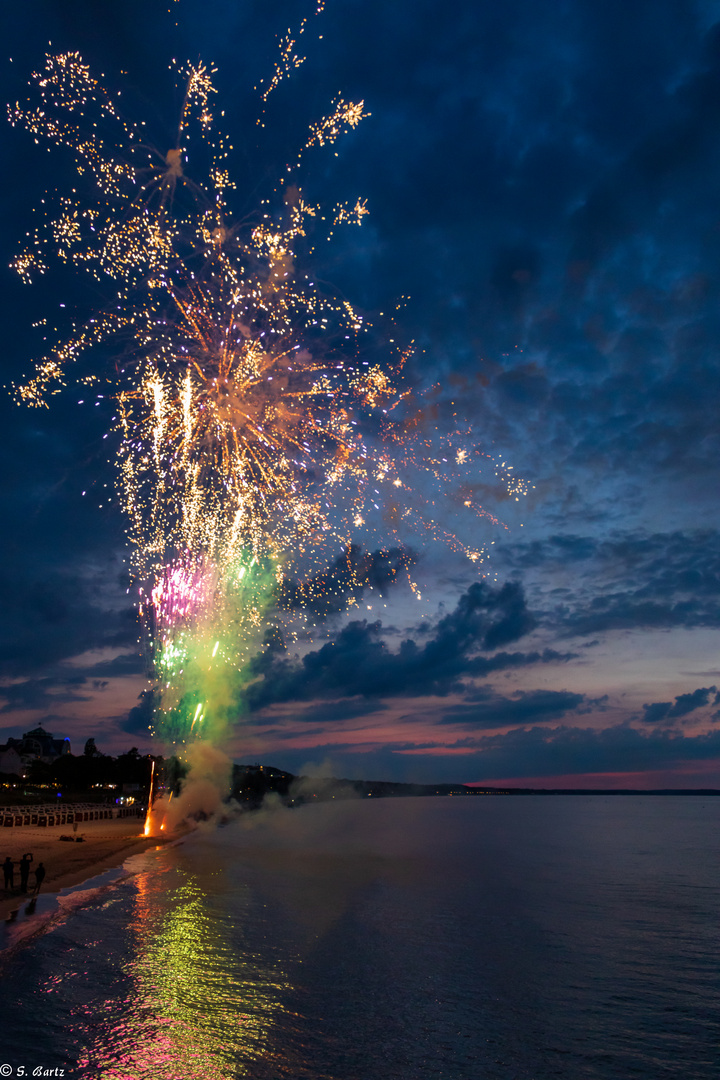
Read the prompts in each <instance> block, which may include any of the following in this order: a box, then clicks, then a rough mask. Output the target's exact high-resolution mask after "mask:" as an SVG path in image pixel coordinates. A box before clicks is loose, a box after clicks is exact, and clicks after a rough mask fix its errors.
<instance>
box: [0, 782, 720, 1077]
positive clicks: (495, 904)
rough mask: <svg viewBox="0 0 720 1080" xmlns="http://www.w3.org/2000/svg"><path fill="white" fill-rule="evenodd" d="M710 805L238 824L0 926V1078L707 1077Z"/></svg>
mask: <svg viewBox="0 0 720 1080" xmlns="http://www.w3.org/2000/svg"><path fill="white" fill-rule="evenodd" d="M719 825H720V798H713V797H711V796H651V795H648V796H623V795H614V796H595V795H588V796H569V795H568V796H538V795H535V796H533V795H527V796H511V797H507V796H505V797H504V796H475V797H464V798H459V797H444V798H407V799H402V798H397V799H374V798H365V799H358V800H356V801H352V802H350V801H348V802H345V801H343V802H340V801H335V800H331V801H330V802H327V803H323V804H321V805H306V806H303V807H300V808H296V809H284V808H281V807H277V806H276V807H271V808H269V809H268V810H261V811H258V812H255V813H246V814H244V815H241V816H240V817H238V818H237V819H235V820H231V821H229V822H228V823H227V824H225V825H224V826H221V827H212V826H206V827H201V828H199V829H198V830H197V831H196V832H193V833H192V834H191V835H189V836H187V837H186V838H184V839H183V840H182V841H181V842H179V843H175V844H173V845H167V846H165V847H162V848H157V849H153V850H150V851H148V852H145V853H143V854H142V855H136V856H133V857H131V858H130V859H129V860H128V861H127V862H126V863H125V866H124V867H123V868H118V870H115V871H112V872H107V873H105V874H103V875H101V876H99V877H97V878H94V879H91V880H89V881H88V882H86V883H85V884H84V885H83V886H81V887H79V888H76V889H74V890H70V891H68V890H66V891H65V892H64V893H63V894H62V895H61V896H60V897H57V896H51V895H49V894H48V895H45V896H41V897H40V900H39V901H38V903H37V905H36V907H35V910H34V912H31V913H30V914H29V915H28V914H22V913H21V915H20V916H19V917H18V918H17V919H16V920H15V921H13V922H10V923H8V924H6V925H5V927H4V937H3V940H2V942H0V945H2V947H3V949H4V951H3V952H2V954H1V955H0V1025H1V1028H2V1039H1V1045H2V1050H1V1051H0V1076H26V1077H28V1076H65V1077H73V1078H83V1080H91V1078H92V1080H233V1078H236V1077H238V1078H239V1077H243V1078H244V1077H247V1078H249V1080H295V1078H298V1080H300V1078H302V1080H389V1078H393V1080H395V1078H396V1080H424V1078H428V1080H429V1078H433V1080H435V1078H437V1080H495V1078H497V1080H515V1078H517V1080H520V1078H523V1080H551V1078H553V1080H554V1078H562V1080H632V1078H647V1080H663V1078H668V1080H669V1078H677V1080H710V1078H712V1080H716V1078H717V1077H718V1076H719V1075H720V828H718V826H719Z"/></svg>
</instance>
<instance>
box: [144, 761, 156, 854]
mask: <svg viewBox="0 0 720 1080" xmlns="http://www.w3.org/2000/svg"><path fill="white" fill-rule="evenodd" d="M154 777H155V762H154V761H153V762H152V764H151V766H150V791H149V792H148V808H147V814H146V815H145V828H144V829H143V835H144V836H149V835H150V815H151V814H152V795H153V779H154Z"/></svg>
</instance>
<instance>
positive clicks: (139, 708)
mask: <svg viewBox="0 0 720 1080" xmlns="http://www.w3.org/2000/svg"><path fill="white" fill-rule="evenodd" d="M138 702H139V704H138V705H134V706H133V707H132V709H131V710H130V712H129V713H128V715H127V717H126V718H125V719H124V720H120V721H119V722H118V727H119V728H120V730H121V731H127V732H128V733H129V734H131V735H139V734H143V735H145V736H147V733H148V728H149V727H150V725H151V724H152V720H153V709H154V706H155V695H154V693H153V691H152V690H142V691H141V692H140V693H139V694H138Z"/></svg>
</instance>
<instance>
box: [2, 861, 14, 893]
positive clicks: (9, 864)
mask: <svg viewBox="0 0 720 1080" xmlns="http://www.w3.org/2000/svg"><path fill="white" fill-rule="evenodd" d="M3 872H4V874H5V888H6V889H12V887H13V877H14V875H15V863H14V862H13V861H12V859H11V858H10V856H9V855H8V857H7V858H6V860H5V862H4V863H3Z"/></svg>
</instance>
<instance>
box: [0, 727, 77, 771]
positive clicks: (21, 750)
mask: <svg viewBox="0 0 720 1080" xmlns="http://www.w3.org/2000/svg"><path fill="white" fill-rule="evenodd" d="M8 750H15V752H16V753H17V754H19V755H20V757H21V759H22V761H23V762H24V763H25V764H29V763H30V762H31V761H44V762H45V764H46V765H50V764H51V763H52V762H53V761H55V759H56V758H59V757H62V755H63V754H69V753H70V740H69V739H56V738H55V737H54V736H53V735H51V734H50V732H49V731H45V730H44V728H42V727H36V728H33V730H32V731H27V732H25V734H24V735H23V737H22V739H13V738H10V739H8V741H7V743H6V744H5V746H0V753H2V752H3V751H8Z"/></svg>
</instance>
